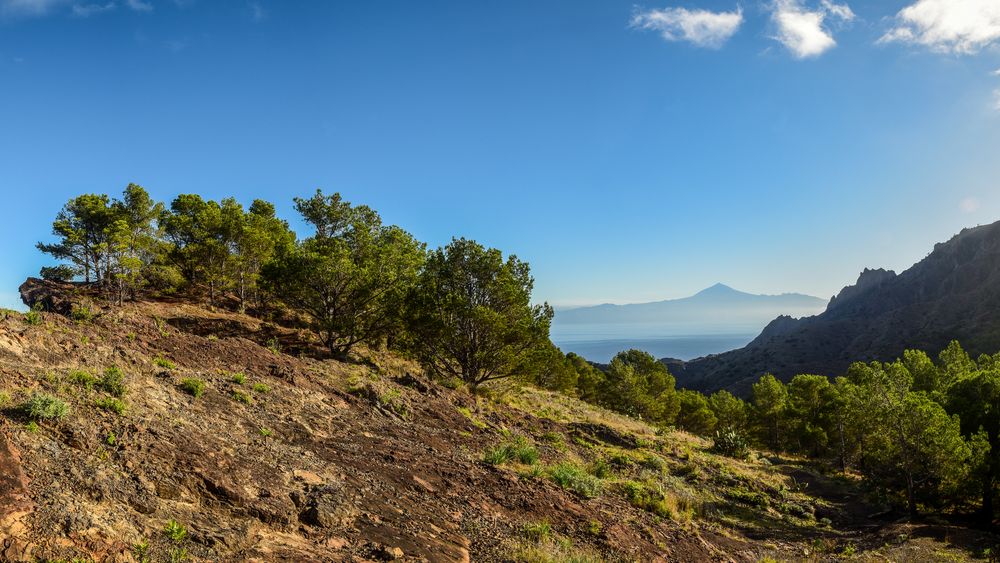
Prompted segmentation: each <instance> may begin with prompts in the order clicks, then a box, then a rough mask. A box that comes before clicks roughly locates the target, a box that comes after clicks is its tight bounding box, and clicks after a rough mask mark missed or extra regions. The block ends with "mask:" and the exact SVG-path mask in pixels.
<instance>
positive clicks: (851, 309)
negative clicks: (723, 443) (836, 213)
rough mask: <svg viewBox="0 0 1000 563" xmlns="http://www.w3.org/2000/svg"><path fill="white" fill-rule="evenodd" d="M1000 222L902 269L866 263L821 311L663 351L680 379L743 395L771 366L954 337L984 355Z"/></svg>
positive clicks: (996, 317)
mask: <svg viewBox="0 0 1000 563" xmlns="http://www.w3.org/2000/svg"><path fill="white" fill-rule="evenodd" d="M998 311H1000V222H996V223H992V224H990V225H983V226H979V227H974V228H967V229H963V230H962V231H961V232H960V233H958V234H957V235H955V236H954V237H952V238H951V239H950V240H948V241H947V242H943V243H938V244H936V245H935V246H934V249H933V251H932V252H931V253H930V254H929V255H928V256H927V257H925V258H924V259H923V260H921V261H919V262H917V263H916V264H914V265H913V266H911V267H910V268H908V269H907V270H905V271H904V272H902V273H899V274H896V273H895V272H893V271H891V270H884V269H865V270H864V271H863V272H862V273H861V274H860V276H859V277H858V281H857V282H856V283H855V284H853V285H850V286H847V287H845V288H844V289H842V290H841V291H840V292H839V293H838V294H837V296H835V297H834V298H833V299H831V301H830V304H829V305H828V307H827V308H826V310H825V311H823V312H822V313H820V314H818V315H815V316H812V317H805V318H801V319H792V318H789V317H787V316H779V317H778V318H775V319H774V320H772V321H771V322H770V323H769V324H768V325H767V326H766V327H765V328H764V330H763V331H761V333H760V335H759V336H757V338H755V339H754V340H753V341H752V342H750V344H748V345H747V346H746V347H744V348H740V349H738V350H733V351H730V352H725V353H721V354H715V355H711V356H706V357H703V358H698V359H695V360H690V361H687V362H684V361H680V360H675V359H671V358H664V359H662V360H661V361H663V362H664V363H666V364H667V365H668V366H669V367H670V368H671V371H672V372H673V373H674V375H675V376H676V377H677V380H678V384H679V385H681V386H685V387H688V388H691V389H696V390H702V391H712V390H716V389H728V390H730V391H734V392H737V393H741V394H746V393H747V392H748V391H749V386H750V383H751V382H752V381H755V380H756V379H757V378H758V377H759V376H760V375H762V374H764V373H773V374H774V375H775V376H777V377H779V378H780V379H783V380H788V379H790V378H791V377H792V376H794V375H797V374H799V373H816V374H822V375H828V376H835V375H839V374H841V373H843V371H844V370H846V369H847V367H848V366H849V365H850V363H851V362H853V361H859V360H861V361H869V360H881V361H890V360H892V359H895V358H896V357H898V356H899V355H900V354H902V352H903V350H904V349H907V348H920V349H924V350H928V351H934V352H936V351H938V350H940V349H943V348H944V347H945V346H946V345H947V343H948V342H949V341H951V340H953V339H957V340H959V341H961V342H962V344H963V346H965V347H966V348H967V349H968V350H969V351H970V352H972V353H973V354H978V353H980V352H986V351H989V350H993V349H995V348H998V347H1000V314H998Z"/></svg>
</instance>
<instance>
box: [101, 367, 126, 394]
mask: <svg viewBox="0 0 1000 563" xmlns="http://www.w3.org/2000/svg"><path fill="white" fill-rule="evenodd" d="M101 389H103V390H104V391H105V392H107V393H108V394H109V395H113V396H115V397H119V398H120V397H124V396H125V392H126V391H128V389H127V388H126V387H125V373H124V372H122V370H121V369H119V368H118V366H111V367H109V368H108V369H106V370H104V375H103V376H101Z"/></svg>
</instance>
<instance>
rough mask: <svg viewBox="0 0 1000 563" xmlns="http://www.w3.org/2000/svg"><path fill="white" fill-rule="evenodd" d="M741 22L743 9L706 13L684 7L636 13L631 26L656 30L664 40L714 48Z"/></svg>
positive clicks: (723, 41)
mask: <svg viewBox="0 0 1000 563" xmlns="http://www.w3.org/2000/svg"><path fill="white" fill-rule="evenodd" d="M742 24H743V10H741V9H740V8H736V10H735V11H732V12H709V11H708V10H688V9H686V8H665V9H663V10H647V11H641V12H637V13H636V14H635V15H634V16H633V17H632V26H633V27H636V28H639V29H646V30H651V31H658V32H660V35H661V36H663V38H664V39H666V40H667V41H687V42H689V43H693V44H695V45H697V46H699V47H708V48H711V49H718V48H720V47H722V45H723V44H725V43H726V41H728V40H729V38H730V37H732V36H733V35H734V34H735V33H736V32H737V31H738V30H739V28H740V25H742Z"/></svg>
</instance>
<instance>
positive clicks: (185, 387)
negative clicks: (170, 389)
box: [180, 377, 205, 399]
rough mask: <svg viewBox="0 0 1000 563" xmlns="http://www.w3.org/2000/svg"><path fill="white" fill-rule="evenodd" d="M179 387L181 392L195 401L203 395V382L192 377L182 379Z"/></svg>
mask: <svg viewBox="0 0 1000 563" xmlns="http://www.w3.org/2000/svg"><path fill="white" fill-rule="evenodd" d="M180 387H181V390H182V391H184V392H185V393H187V394H188V395H191V396H192V397H194V398H195V399H197V398H198V397H201V396H202V395H204V394H205V382H204V381H202V380H200V379H197V378H194V377H188V378H184V379H182V380H181V385H180Z"/></svg>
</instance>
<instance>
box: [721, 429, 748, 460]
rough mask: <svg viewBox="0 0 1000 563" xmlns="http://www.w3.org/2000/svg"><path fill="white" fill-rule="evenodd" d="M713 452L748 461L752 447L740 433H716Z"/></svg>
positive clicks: (726, 431)
mask: <svg viewBox="0 0 1000 563" xmlns="http://www.w3.org/2000/svg"><path fill="white" fill-rule="evenodd" d="M712 452H713V453H717V454H721V455H724V456H727V457H732V458H736V459H746V458H747V457H749V456H750V445H749V444H748V443H747V440H746V438H744V437H743V436H742V435H741V434H740V433H739V432H737V431H735V430H731V429H730V430H723V431H721V432H716V433H715V440H714V442H713V443H712Z"/></svg>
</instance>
